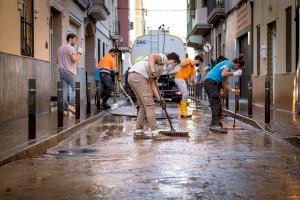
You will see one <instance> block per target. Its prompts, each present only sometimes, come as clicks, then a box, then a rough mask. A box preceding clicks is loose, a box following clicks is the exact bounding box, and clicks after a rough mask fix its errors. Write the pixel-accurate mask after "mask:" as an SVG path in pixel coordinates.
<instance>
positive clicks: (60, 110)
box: [57, 81, 64, 127]
mask: <svg viewBox="0 0 300 200" xmlns="http://www.w3.org/2000/svg"><path fill="white" fill-rule="evenodd" d="M63 126H64V103H63V84H62V82H61V81H58V82H57V127H63Z"/></svg>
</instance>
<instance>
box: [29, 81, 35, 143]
mask: <svg viewBox="0 0 300 200" xmlns="http://www.w3.org/2000/svg"><path fill="white" fill-rule="evenodd" d="M35 138H36V80H35V79H29V84H28V139H29V140H33V139H35Z"/></svg>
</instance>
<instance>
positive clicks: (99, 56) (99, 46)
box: [97, 39, 101, 62]
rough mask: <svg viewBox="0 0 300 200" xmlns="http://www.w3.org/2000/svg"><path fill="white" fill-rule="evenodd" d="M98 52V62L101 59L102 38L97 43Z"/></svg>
mask: <svg viewBox="0 0 300 200" xmlns="http://www.w3.org/2000/svg"><path fill="white" fill-rule="evenodd" d="M97 53H98V62H99V61H100V59H101V40H100V39H98V43H97Z"/></svg>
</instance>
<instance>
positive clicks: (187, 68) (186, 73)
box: [175, 55, 203, 117]
mask: <svg viewBox="0 0 300 200" xmlns="http://www.w3.org/2000/svg"><path fill="white" fill-rule="evenodd" d="M202 62H203V59H202V58H201V56H200V55H197V56H196V57H195V60H191V59H189V58H186V59H185V61H184V62H182V63H180V65H179V66H180V70H179V71H178V73H177V74H176V76H175V83H176V85H177V86H178V88H179V90H180V91H181V93H182V100H181V102H180V111H181V113H180V115H181V117H190V116H191V115H189V114H188V113H187V99H188V96H189V91H188V89H187V84H186V82H187V81H188V80H189V79H190V80H191V83H192V84H195V76H196V72H197V69H196V67H195V66H198V65H199V64H200V63H202Z"/></svg>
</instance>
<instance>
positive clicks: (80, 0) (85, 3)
mask: <svg viewBox="0 0 300 200" xmlns="http://www.w3.org/2000/svg"><path fill="white" fill-rule="evenodd" d="M74 2H75V3H77V5H78V6H79V7H80V8H81V9H82V10H86V9H87V8H88V7H89V0H74Z"/></svg>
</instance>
